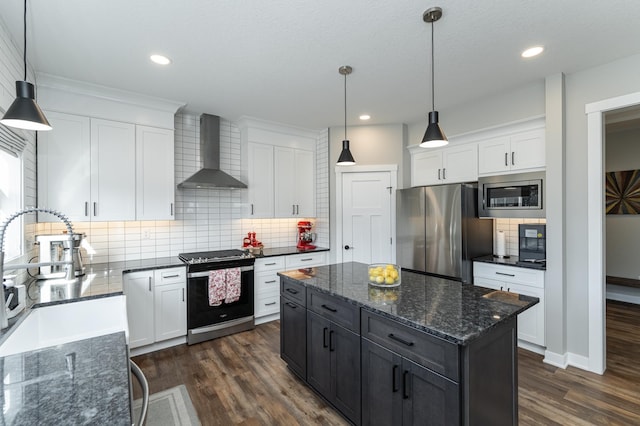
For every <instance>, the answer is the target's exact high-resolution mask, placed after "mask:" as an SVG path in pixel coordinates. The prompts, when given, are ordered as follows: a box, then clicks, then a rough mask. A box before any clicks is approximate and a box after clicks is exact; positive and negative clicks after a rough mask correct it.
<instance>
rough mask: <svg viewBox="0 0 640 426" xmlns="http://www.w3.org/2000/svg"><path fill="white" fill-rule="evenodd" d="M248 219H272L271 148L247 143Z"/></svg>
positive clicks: (272, 179)
mask: <svg viewBox="0 0 640 426" xmlns="http://www.w3.org/2000/svg"><path fill="white" fill-rule="evenodd" d="M248 151H249V184H248V185H247V186H248V188H249V189H248V195H249V217H250V218H263V217H273V214H274V203H273V200H274V198H273V183H274V170H273V146H271V145H262V144H259V143H249V149H248Z"/></svg>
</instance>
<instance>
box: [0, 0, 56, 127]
mask: <svg viewBox="0 0 640 426" xmlns="http://www.w3.org/2000/svg"><path fill="white" fill-rule="evenodd" d="M23 58H24V80H23V81H16V99H15V100H14V101H13V103H12V104H11V105H10V106H9V109H7V112H6V113H5V114H4V117H2V120H0V123H2V124H4V125H5V126H9V127H16V128H18V129H26V130H51V125H50V124H49V121H47V118H46V117H45V116H44V114H43V113H42V110H41V109H40V107H39V106H38V104H37V103H36V101H35V87H34V86H33V84H31V83H29V82H27V0H24V53H23Z"/></svg>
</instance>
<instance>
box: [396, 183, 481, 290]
mask: <svg viewBox="0 0 640 426" xmlns="http://www.w3.org/2000/svg"><path fill="white" fill-rule="evenodd" d="M397 194H398V195H397V197H398V198H397V215H396V218H397V226H396V230H397V236H398V241H397V256H396V258H397V263H398V264H399V265H400V266H401V267H402V268H403V269H410V270H413V271H418V272H424V273H428V274H432V275H440V276H445V277H448V278H453V279H457V280H459V281H462V282H464V283H471V282H472V281H473V262H472V260H471V259H473V258H474V257H478V256H483V255H487V254H491V253H492V251H493V221H491V220H486V219H478V215H477V206H478V203H477V197H478V190H477V186H476V184H452V185H438V186H425V187H416V188H408V189H402V190H399V191H397Z"/></svg>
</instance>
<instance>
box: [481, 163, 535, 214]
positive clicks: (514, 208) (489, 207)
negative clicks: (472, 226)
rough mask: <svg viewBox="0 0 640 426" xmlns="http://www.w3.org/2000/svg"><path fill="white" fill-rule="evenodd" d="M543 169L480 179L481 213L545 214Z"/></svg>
mask: <svg viewBox="0 0 640 426" xmlns="http://www.w3.org/2000/svg"><path fill="white" fill-rule="evenodd" d="M544 178H545V173H544V172H530V173H517V174H511V175H500V176H487V177H481V178H479V179H478V216H479V217H514V218H529V217H531V218H538V217H545V211H544V192H545V190H544Z"/></svg>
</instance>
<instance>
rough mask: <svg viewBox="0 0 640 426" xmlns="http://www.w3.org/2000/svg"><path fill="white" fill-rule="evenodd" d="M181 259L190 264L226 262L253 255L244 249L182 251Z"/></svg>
mask: <svg viewBox="0 0 640 426" xmlns="http://www.w3.org/2000/svg"><path fill="white" fill-rule="evenodd" d="M178 257H179V258H180V260H182V261H183V262H185V263H189V264H196V263H213V262H225V261H228V260H236V259H246V258H252V257H253V256H252V255H251V254H249V253H247V252H245V251H244V250H238V249H233V250H213V251H197V252H193V253H180V254H179V255H178Z"/></svg>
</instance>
